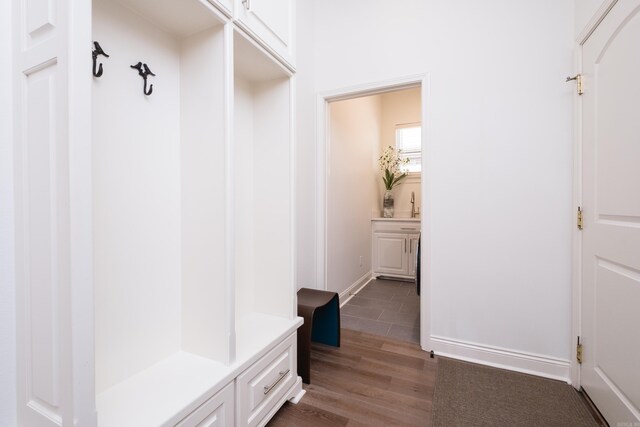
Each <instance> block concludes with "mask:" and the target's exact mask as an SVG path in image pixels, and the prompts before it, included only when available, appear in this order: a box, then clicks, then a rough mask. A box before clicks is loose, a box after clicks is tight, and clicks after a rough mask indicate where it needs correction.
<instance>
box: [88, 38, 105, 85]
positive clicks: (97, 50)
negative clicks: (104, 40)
mask: <svg viewBox="0 0 640 427" xmlns="http://www.w3.org/2000/svg"><path fill="white" fill-rule="evenodd" d="M93 46H94V49H93V51H92V52H91V56H92V57H93V76H94V77H100V76H102V71H103V70H102V63H100V66H99V67H98V69H97V70H96V63H97V62H98V61H97V59H98V55H102V56H106V57H107V58H108V57H109V55H107V54H106V53H104V50H102V47H101V46H100V43H98V42H93Z"/></svg>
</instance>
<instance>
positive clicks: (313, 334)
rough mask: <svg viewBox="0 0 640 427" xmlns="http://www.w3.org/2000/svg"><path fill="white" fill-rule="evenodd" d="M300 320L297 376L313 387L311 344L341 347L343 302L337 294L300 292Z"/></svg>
mask: <svg viewBox="0 0 640 427" xmlns="http://www.w3.org/2000/svg"><path fill="white" fill-rule="evenodd" d="M298 316H301V317H302V318H304V324H303V325H302V326H301V327H300V328H299V329H298V375H300V376H301V377H302V381H303V382H304V383H306V384H310V383H311V340H313V341H315V342H319V343H323V344H327V345H332V346H334V347H340V299H339V298H338V293H337V292H329V291H319V290H317V289H308V288H301V289H300V290H299V291H298Z"/></svg>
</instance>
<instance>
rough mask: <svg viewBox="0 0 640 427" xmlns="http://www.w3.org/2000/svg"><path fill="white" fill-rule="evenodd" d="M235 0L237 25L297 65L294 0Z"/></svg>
mask: <svg viewBox="0 0 640 427" xmlns="http://www.w3.org/2000/svg"><path fill="white" fill-rule="evenodd" d="M235 1H236V4H235V9H236V19H237V24H238V25H239V26H240V27H242V28H243V29H244V30H245V31H247V33H249V34H251V35H252V36H253V37H254V38H256V39H257V40H258V41H259V42H261V43H262V44H263V45H264V46H265V47H266V48H267V49H269V50H270V51H271V52H272V53H273V54H275V55H276V56H278V57H280V58H281V59H282V60H283V61H284V62H286V63H287V64H289V66H291V67H295V58H294V54H295V50H294V49H295V46H294V33H295V26H294V23H295V19H294V17H295V1H294V0H235Z"/></svg>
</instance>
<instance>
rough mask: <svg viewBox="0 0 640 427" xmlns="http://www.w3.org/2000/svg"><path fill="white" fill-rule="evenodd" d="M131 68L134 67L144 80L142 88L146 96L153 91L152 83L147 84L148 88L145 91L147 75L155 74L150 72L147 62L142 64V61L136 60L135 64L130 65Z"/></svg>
mask: <svg viewBox="0 0 640 427" xmlns="http://www.w3.org/2000/svg"><path fill="white" fill-rule="evenodd" d="M131 68H135V69H136V70H138V74H139V75H140V76H141V77H142V79H143V80H144V88H143V92H144V94H145V95H147V96H149V95H151V94H152V93H153V84H150V85H149V90H148V91H147V77H148V76H155V74H153V72H151V70H150V69H149V67H148V66H147V64H143V63H142V62H138V63H137V64H136V65H132V66H131Z"/></svg>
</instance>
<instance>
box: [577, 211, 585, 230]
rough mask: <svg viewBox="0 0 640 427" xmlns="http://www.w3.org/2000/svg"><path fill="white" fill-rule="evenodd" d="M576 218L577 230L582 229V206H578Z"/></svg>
mask: <svg viewBox="0 0 640 427" xmlns="http://www.w3.org/2000/svg"><path fill="white" fill-rule="evenodd" d="M577 220H578V230H582V229H583V228H584V226H583V221H582V208H581V207H580V206H578V215H577Z"/></svg>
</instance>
